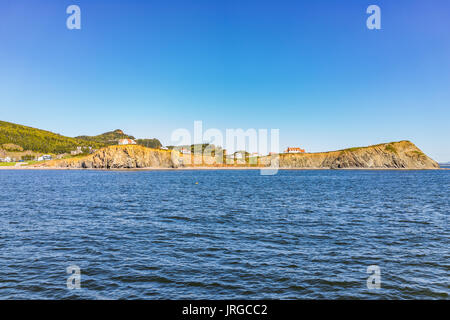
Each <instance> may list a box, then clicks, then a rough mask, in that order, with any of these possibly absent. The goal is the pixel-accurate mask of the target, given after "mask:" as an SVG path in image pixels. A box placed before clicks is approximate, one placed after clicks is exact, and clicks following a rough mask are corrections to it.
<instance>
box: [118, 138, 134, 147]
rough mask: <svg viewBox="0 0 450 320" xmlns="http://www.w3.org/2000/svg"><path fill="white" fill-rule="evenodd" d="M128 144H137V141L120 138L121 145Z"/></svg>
mask: <svg viewBox="0 0 450 320" xmlns="http://www.w3.org/2000/svg"><path fill="white" fill-rule="evenodd" d="M127 144H136V141H134V140H133V139H120V140H119V145H120V146H124V145H127Z"/></svg>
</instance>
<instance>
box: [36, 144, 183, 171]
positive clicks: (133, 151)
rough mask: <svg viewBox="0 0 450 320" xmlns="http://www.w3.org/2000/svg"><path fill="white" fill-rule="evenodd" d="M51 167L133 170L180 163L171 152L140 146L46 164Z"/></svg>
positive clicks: (106, 150)
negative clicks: (173, 157)
mask: <svg viewBox="0 0 450 320" xmlns="http://www.w3.org/2000/svg"><path fill="white" fill-rule="evenodd" d="M44 165H45V166H49V167H61V168H102V169H122V168H123V169H132V168H150V167H158V168H176V167H178V166H179V165H180V164H179V161H177V159H175V161H174V159H172V156H171V152H169V151H166V150H158V149H150V148H146V147H142V146H138V145H125V146H111V147H107V148H103V149H100V150H98V151H97V152H95V153H94V154H92V155H89V156H86V157H83V158H72V159H65V160H59V161H50V162H47V163H45V164H44Z"/></svg>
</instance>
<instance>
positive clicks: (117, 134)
mask: <svg viewBox="0 0 450 320" xmlns="http://www.w3.org/2000/svg"><path fill="white" fill-rule="evenodd" d="M76 138H77V139H82V140H86V141H94V142H98V143H102V144H104V145H109V146H111V145H116V144H118V143H119V140H120V139H132V140H135V141H136V143H137V144H139V145H141V146H144V147H147V148H156V149H157V148H160V147H161V146H162V144H161V142H160V141H159V140H158V139H136V138H135V137H133V136H130V135H128V134H125V133H124V132H123V131H122V130H120V129H117V130H114V131H109V132H105V133H102V134H99V135H98V136H78V137H76Z"/></svg>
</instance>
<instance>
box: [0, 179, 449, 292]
mask: <svg viewBox="0 0 450 320" xmlns="http://www.w3.org/2000/svg"><path fill="white" fill-rule="evenodd" d="M196 182H198V184H196ZM449 190H450V171H326V170H324V171H282V172H280V173H279V174H278V175H275V176H260V175H259V171H256V170H255V171H252V170H248V171H238V170H229V171H134V172H130V171H128V172H123V171H120V172H119V171H115V172H110V171H25V170H1V171H0V191H1V192H0V194H1V197H0V226H1V229H0V298H2V299H11V298H19V299H22V298H31V299H38V298H42V299H54V298H85V299H86V298H87V299H115V298H128V299H182V298H183V299H225V298H227V299H233V298H247V299H256V298H258V299H259V298H268V299H299V298H306V299H310V298H330V299H334V298H370V299H378V298H385V299H393V298H396V299H401V298H418V299H423V298H433V299H448V298H449V293H450V280H449V279H450V278H449V274H450V259H449V258H450V251H449V247H450V241H449V240H450V232H449V225H448V220H449V214H450V213H449V212H450V203H449V195H448V192H449ZM70 265H77V266H79V267H80V268H81V289H80V290H68V289H67V287H66V281H67V277H68V276H69V275H68V274H67V273H66V268H67V267H68V266H70ZM369 265H378V266H379V267H380V269H381V289H379V290H374V289H371V290H369V289H368V288H367V285H366V280H367V277H368V276H369V275H368V274H367V273H366V271H367V267H368V266H369Z"/></svg>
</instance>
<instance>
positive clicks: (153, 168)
mask: <svg viewBox="0 0 450 320" xmlns="http://www.w3.org/2000/svg"><path fill="white" fill-rule="evenodd" d="M274 169H277V170H284V171H301V170H304V171H310V170H333V171H334V170H358V171H364V170H368V171H396V170H397V171H429V170H431V171H434V170H450V168H432V169H414V168H337V169H334V168H333V169H331V168H270V167H182V168H161V167H147V168H109V169H106V168H68V167H64V168H61V167H30V166H5V167H0V170H82V171H85V170H91V171H92V170H94V171H197V170H198V171H204V170H211V171H213V170H274Z"/></svg>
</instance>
